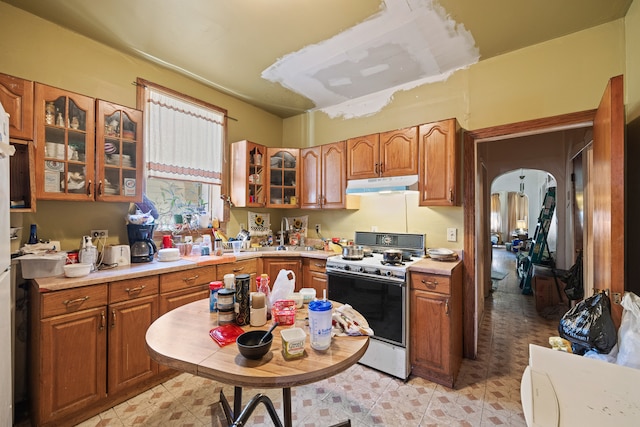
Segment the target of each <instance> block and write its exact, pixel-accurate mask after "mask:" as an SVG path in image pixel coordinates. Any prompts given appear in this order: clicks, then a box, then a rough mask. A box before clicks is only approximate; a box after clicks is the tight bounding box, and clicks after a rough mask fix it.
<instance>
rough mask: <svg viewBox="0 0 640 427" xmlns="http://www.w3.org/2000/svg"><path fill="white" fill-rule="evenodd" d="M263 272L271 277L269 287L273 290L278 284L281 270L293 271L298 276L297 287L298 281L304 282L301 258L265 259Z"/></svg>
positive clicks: (263, 260)
mask: <svg viewBox="0 0 640 427" xmlns="http://www.w3.org/2000/svg"><path fill="white" fill-rule="evenodd" d="M262 267H263V271H264V272H265V273H267V274H268V275H269V286H271V288H272V289H273V285H274V283H275V282H276V278H277V277H278V273H280V270H291V271H293V274H295V276H296V287H297V286H298V285H297V284H298V281H302V280H303V279H302V261H301V260H300V258H295V259H287V258H280V257H278V258H263V259H262Z"/></svg>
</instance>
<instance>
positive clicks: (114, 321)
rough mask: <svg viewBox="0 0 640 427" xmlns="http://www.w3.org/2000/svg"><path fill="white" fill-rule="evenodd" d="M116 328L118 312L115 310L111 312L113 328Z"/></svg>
mask: <svg viewBox="0 0 640 427" xmlns="http://www.w3.org/2000/svg"><path fill="white" fill-rule="evenodd" d="M115 327H116V311H115V310H111V328H112V329H113V328H115Z"/></svg>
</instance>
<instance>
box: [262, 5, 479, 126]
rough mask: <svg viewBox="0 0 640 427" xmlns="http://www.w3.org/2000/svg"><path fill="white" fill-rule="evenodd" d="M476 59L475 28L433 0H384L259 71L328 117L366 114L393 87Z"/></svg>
mask: <svg viewBox="0 0 640 427" xmlns="http://www.w3.org/2000/svg"><path fill="white" fill-rule="evenodd" d="M479 58H480V53H479V51H478V49H477V48H476V46H475V41H474V39H473V37H472V36H471V34H470V33H469V32H468V31H467V30H466V29H465V28H464V27H463V26H462V25H458V24H456V22H455V21H453V20H452V19H450V18H449V17H447V15H446V12H445V11H444V10H443V9H442V8H441V7H440V6H439V5H437V4H434V0H385V2H384V8H383V10H382V11H381V12H380V13H378V14H376V15H375V16H373V17H372V18H371V19H368V20H367V21H365V22H363V23H361V24H359V25H357V26H355V27H353V28H350V29H348V30H346V31H344V32H342V33H340V34H338V35H336V36H334V37H332V38H331V39H329V40H326V41H324V42H321V43H318V44H315V45H311V46H307V47H305V48H303V49H301V50H299V51H298V52H294V53H291V54H288V55H286V56H284V57H283V58H280V59H279V60H278V61H277V62H276V63H275V64H273V65H272V66H270V67H269V68H267V69H266V70H264V71H263V72H262V77H263V78H265V79H267V80H270V81H272V82H276V83H280V84H281V85H282V86H284V87H286V88H288V89H290V90H292V91H294V92H297V93H299V94H301V95H303V96H306V97H307V98H309V99H311V100H312V101H313V102H314V103H315V104H316V109H321V110H322V111H325V112H326V113H327V114H329V115H330V116H331V117H336V116H344V117H361V116H366V115H371V114H375V113H376V112H377V111H380V110H381V109H382V108H383V107H384V106H385V105H386V104H388V103H389V102H390V101H391V99H392V98H393V94H394V93H395V92H396V91H398V90H406V89H408V88H412V87H416V86H419V85H421V84H425V83H430V82H435V81H442V80H446V79H447V78H448V77H449V76H450V75H451V74H452V73H453V72H455V71H457V70H459V69H462V68H466V67H468V66H469V65H471V64H474V63H476V62H478V60H479Z"/></svg>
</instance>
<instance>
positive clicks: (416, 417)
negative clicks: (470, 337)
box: [80, 249, 559, 427]
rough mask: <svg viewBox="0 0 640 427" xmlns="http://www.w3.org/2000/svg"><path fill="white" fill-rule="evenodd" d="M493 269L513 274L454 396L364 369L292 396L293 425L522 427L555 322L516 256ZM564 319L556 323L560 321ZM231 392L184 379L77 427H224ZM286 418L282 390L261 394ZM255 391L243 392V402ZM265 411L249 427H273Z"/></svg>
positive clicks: (498, 285) (499, 290)
mask: <svg viewBox="0 0 640 427" xmlns="http://www.w3.org/2000/svg"><path fill="white" fill-rule="evenodd" d="M493 268H494V269H495V270H498V271H503V272H508V274H507V276H506V277H505V278H504V279H502V280H499V281H496V282H494V285H493V286H494V288H493V292H492V293H491V295H490V296H489V297H488V298H487V300H486V301H485V304H486V314H485V317H484V319H483V320H482V325H481V331H480V340H479V351H478V358H477V359H476V360H469V359H464V360H463V363H462V368H461V371H460V374H459V377H458V380H457V383H456V387H455V389H449V388H447V387H443V386H440V385H438V384H435V383H432V382H430V381H427V380H424V379H422V378H417V377H411V378H410V379H409V380H408V381H407V382H403V381H401V380H398V379H395V378H391V377H389V376H387V375H385V374H381V373H379V372H377V371H374V370H372V369H369V368H367V367H364V366H361V365H355V366H353V367H352V368H350V369H349V370H347V371H345V372H343V373H342V374H340V375H337V376H335V377H332V378H329V379H327V380H324V381H322V382H319V383H315V384H311V385H307V386H303V387H295V388H293V389H292V400H293V402H292V403H293V414H294V416H293V417H294V420H293V421H294V425H295V426H304V427H314V426H328V425H331V424H334V423H337V422H341V421H344V420H346V419H351V423H352V425H353V426H359V427H364V426H403V427H409V426H421V427H422V426H425V427H426V426H525V421H524V417H523V414H522V407H521V404H520V379H521V376H522V372H523V370H524V368H525V366H526V364H527V363H528V345H529V343H536V344H539V345H543V346H546V345H548V337H549V336H551V335H556V334H557V332H556V330H557V324H558V323H557V319H549V318H547V319H545V318H543V317H541V316H539V315H538V314H537V313H536V311H535V308H534V303H533V297H531V296H524V295H522V294H521V293H520V289H519V281H518V279H517V275H516V272H515V257H514V256H513V254H510V253H509V252H507V251H506V250H505V249H494V258H493ZM558 319H559V317H558ZM221 388H223V389H224V392H225V394H226V395H227V396H228V397H229V398H231V397H232V396H233V388H232V387H230V386H224V385H222V384H220V383H217V382H215V381H211V380H207V379H203V378H199V377H195V376H192V375H188V374H181V375H179V376H177V377H175V378H173V379H171V380H169V381H167V382H165V383H163V384H161V385H158V386H157V387H155V388H153V389H151V390H149V391H147V392H145V393H142V394H140V395H139V396H136V397H134V398H132V399H130V400H129V401H127V402H124V403H122V404H121V405H118V406H115V407H113V408H111V409H109V410H107V411H105V412H103V413H101V414H100V415H98V416H96V417H94V418H92V419H90V420H88V421H86V422H83V423H82V424H80V426H82V427H98V426H219V425H223V424H222V420H223V414H222V410H221V406H220V405H219V404H217V402H218V394H219V391H220V389H221ZM261 391H263V392H265V393H266V394H267V395H268V396H270V397H271V398H272V399H273V400H274V403H275V406H276V409H277V410H278V412H279V414H280V415H281V414H282V404H281V402H282V396H281V392H280V390H261ZM255 392H256V390H247V389H245V393H244V395H245V396H244V401H245V402H246V401H248V400H249V399H250V397H251V396H253V394H255ZM263 408H264V407H263V406H260V407H259V409H258V410H257V411H256V412H254V416H253V418H252V419H251V422H250V424H249V425H252V426H271V425H273V424H272V423H271V420H270V419H269V417H268V415H267V414H266V411H265V410H264V409H263Z"/></svg>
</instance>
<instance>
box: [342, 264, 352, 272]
mask: <svg viewBox="0 0 640 427" xmlns="http://www.w3.org/2000/svg"><path fill="white" fill-rule="evenodd" d="M343 268H344V271H349V270H351V267H349V266H348V265H345V266H344V267H343Z"/></svg>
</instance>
